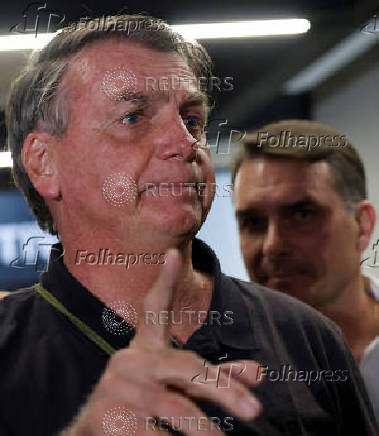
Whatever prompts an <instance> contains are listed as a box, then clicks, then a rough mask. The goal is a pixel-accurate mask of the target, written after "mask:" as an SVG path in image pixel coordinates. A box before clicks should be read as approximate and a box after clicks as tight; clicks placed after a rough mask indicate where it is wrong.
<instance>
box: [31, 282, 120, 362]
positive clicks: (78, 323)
mask: <svg viewBox="0 0 379 436" xmlns="http://www.w3.org/2000/svg"><path fill="white" fill-rule="evenodd" d="M32 288H33V289H34V290H35V291H36V292H38V293H39V294H40V295H41V297H43V298H44V299H45V300H46V301H47V302H48V303H49V304H51V305H52V306H53V307H55V308H56V309H57V310H58V311H59V312H61V313H62V314H63V315H65V316H66V317H67V318H68V319H69V320H70V321H71V322H72V323H73V324H74V326H75V327H76V328H77V329H78V330H80V331H81V332H82V333H83V334H84V335H86V336H87V338H88V339H89V340H90V341H92V342H94V343H95V344H96V345H97V346H98V347H100V348H101V349H102V350H103V351H105V353H107V354H109V355H112V354H113V353H114V352H115V351H116V349H115V348H114V347H112V345H110V344H109V343H108V342H107V341H106V340H105V339H103V338H102V337H101V336H100V335H98V334H97V333H96V332H95V331H94V330H92V329H91V327H89V326H88V325H87V324H86V323H85V322H83V321H82V320H81V319H80V318H78V317H77V316H75V315H74V314H73V313H71V312H70V311H69V310H68V309H67V308H66V307H65V306H64V305H63V304H62V303H61V302H60V301H59V300H58V299H56V298H55V297H54V295H53V294H51V293H50V292H49V291H48V290H47V289H45V288H44V287H42V286H41V285H40V284H39V283H36V284H35V285H34V286H32Z"/></svg>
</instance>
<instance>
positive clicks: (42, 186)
mask: <svg viewBox="0 0 379 436" xmlns="http://www.w3.org/2000/svg"><path fill="white" fill-rule="evenodd" d="M55 142H56V141H55V140H54V138H53V137H52V136H51V135H49V134H48V133H44V132H32V133H29V135H28V136H27V137H26V138H25V141H24V146H23V148H22V151H21V160H22V163H23V165H24V168H25V170H26V172H27V173H28V176H29V179H30V180H31V182H32V184H33V186H34V188H35V189H36V190H37V192H38V193H39V194H40V195H41V196H42V197H45V198H51V199H58V198H59V197H60V189H59V183H58V171H57V168H56V165H55V162H54V160H53V155H54V154H53V146H54V143H55Z"/></svg>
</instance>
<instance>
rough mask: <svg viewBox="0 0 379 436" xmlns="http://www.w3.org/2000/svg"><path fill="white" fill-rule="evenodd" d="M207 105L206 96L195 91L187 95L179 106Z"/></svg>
mask: <svg viewBox="0 0 379 436" xmlns="http://www.w3.org/2000/svg"><path fill="white" fill-rule="evenodd" d="M203 105H204V106H208V97H207V95H206V94H204V92H201V91H196V92H191V93H190V94H188V95H187V97H186V98H185V100H184V101H183V102H182V104H181V105H180V107H181V108H182V109H185V108H186V107H188V106H203Z"/></svg>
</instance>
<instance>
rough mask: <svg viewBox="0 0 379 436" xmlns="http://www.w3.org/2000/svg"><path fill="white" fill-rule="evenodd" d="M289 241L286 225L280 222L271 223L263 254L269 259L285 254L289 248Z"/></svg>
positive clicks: (273, 221)
mask: <svg viewBox="0 0 379 436" xmlns="http://www.w3.org/2000/svg"><path fill="white" fill-rule="evenodd" d="M287 239H288V238H287V229H286V226H285V225H284V223H281V222H280V221H279V220H272V221H270V222H269V224H268V228H267V233H266V235H265V238H264V241H263V254H264V255H266V256H268V257H273V256H277V255H280V254H285V253H286V252H287V251H288V248H289V247H288V240H287Z"/></svg>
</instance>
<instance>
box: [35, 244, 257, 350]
mask: <svg viewBox="0 0 379 436" xmlns="http://www.w3.org/2000/svg"><path fill="white" fill-rule="evenodd" d="M62 250H63V249H62V244H55V245H54V246H53V249H52V250H51V255H50V259H49V266H48V270H47V272H45V273H43V274H42V275H41V278H40V282H41V285H42V286H43V287H44V288H46V289H47V290H49V291H50V292H51V293H52V294H53V295H54V296H55V297H56V298H57V299H58V300H59V301H60V302H61V303H62V304H63V305H64V306H65V307H66V308H67V309H68V310H69V311H70V312H72V313H73V314H74V315H76V316H77V317H79V318H80V319H81V320H82V321H84V322H85V323H86V324H87V325H88V326H89V327H91V328H92V329H93V330H94V331H95V332H96V333H98V334H99V335H100V336H102V337H103V338H104V339H105V340H106V341H107V342H109V343H110V344H111V345H112V346H113V347H114V348H116V349H120V348H124V347H126V346H127V345H128V344H129V342H130V341H131V339H132V338H133V336H134V333H135V332H134V330H133V329H131V328H128V326H127V325H126V324H125V323H124V322H123V320H122V319H121V318H119V317H118V316H117V315H115V316H114V318H112V322H114V323H115V325H117V323H118V324H120V325H121V324H124V327H125V326H126V327H127V328H126V329H122V328H121V329H119V330H117V329H116V330H115V329H109V325H107V320H106V319H105V318H104V315H106V314H107V313H109V310H108V309H107V308H106V306H105V305H104V303H103V302H102V301H101V300H99V299H98V298H97V297H96V296H95V295H94V294H92V293H91V292H90V291H89V290H87V289H86V288H85V287H84V286H83V285H82V284H81V283H80V282H79V281H78V280H77V279H76V278H75V277H74V276H72V275H71V274H70V272H69V271H68V270H67V268H66V266H65V265H64V263H63V256H62ZM192 263H193V267H194V269H197V270H199V271H202V272H204V273H207V274H210V275H212V276H213V278H214V292H213V295H212V299H211V304H210V308H209V311H208V316H207V318H206V320H205V323H204V325H203V326H202V327H201V328H200V329H198V330H197V331H196V332H195V333H194V334H193V335H192V336H191V338H190V339H189V341H188V342H187V344H186V345H185V346H184V348H192V347H196V348H199V346H200V348H204V350H205V349H209V348H211V349H213V350H214V351H216V350H217V349H218V348H219V346H218V343H221V344H224V345H226V346H228V347H233V348H235V349H255V348H258V347H257V346H256V340H255V335H254V329H253V325H252V324H253V320H252V319H251V318H250V314H249V310H248V308H247V305H246V302H245V301H244V297H243V296H242V293H241V291H240V289H239V286H238V285H237V283H236V281H235V280H233V279H231V278H230V277H227V276H225V275H224V274H222V273H221V270H220V263H219V261H218V259H217V256H216V255H215V253H214V252H213V250H212V249H211V248H210V247H209V246H208V245H207V244H205V243H204V242H203V241H201V240H199V239H197V238H195V239H194V240H193V243H192ZM212 314H218V315H217V316H216V317H215V318H213V317H212ZM218 320H220V321H218ZM117 331H119V333H118V334H117V333H115V332H117Z"/></svg>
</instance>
